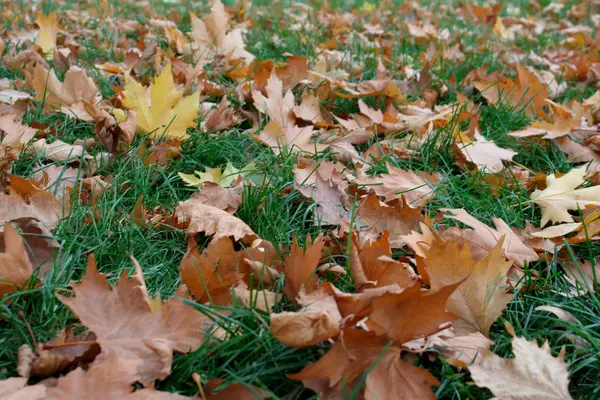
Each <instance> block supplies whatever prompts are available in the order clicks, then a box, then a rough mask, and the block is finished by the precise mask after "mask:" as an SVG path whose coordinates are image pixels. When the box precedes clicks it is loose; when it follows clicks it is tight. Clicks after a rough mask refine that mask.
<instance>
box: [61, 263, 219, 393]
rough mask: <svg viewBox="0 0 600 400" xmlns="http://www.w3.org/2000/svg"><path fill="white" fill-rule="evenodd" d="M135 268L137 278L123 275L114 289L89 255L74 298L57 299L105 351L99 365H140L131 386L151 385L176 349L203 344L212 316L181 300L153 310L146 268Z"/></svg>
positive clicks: (166, 372)
mask: <svg viewBox="0 0 600 400" xmlns="http://www.w3.org/2000/svg"><path fill="white" fill-rule="evenodd" d="M134 264H135V274H134V276H133V277H132V278H131V279H128V278H127V271H124V272H123V274H121V277H120V279H119V281H118V282H117V283H116V285H115V286H114V287H112V289H111V285H110V284H109V283H108V282H107V281H106V277H105V276H104V275H102V274H100V273H99V272H98V269H97V268H96V263H95V260H94V258H93V256H90V258H89V259H88V267H87V271H86V274H85V276H84V277H83V279H82V281H81V283H79V284H77V283H73V292H74V296H73V297H65V296H62V295H58V294H57V295H56V296H57V297H58V299H59V300H60V301H61V302H62V303H64V304H65V305H66V306H68V307H69V308H70V309H71V311H73V313H74V314H75V315H77V316H78V317H79V319H80V320H81V323H82V324H83V325H85V326H86V327H87V328H88V329H90V330H91V331H92V332H94V334H95V335H96V337H97V339H96V342H97V343H98V344H99V345H100V347H101V349H102V351H101V353H100V355H99V356H98V357H97V358H96V360H97V362H98V361H102V362H104V361H107V360H110V359H111V358H118V359H119V360H120V361H122V362H124V363H126V364H129V365H134V366H135V368H133V370H132V371H131V373H130V374H129V375H128V376H127V380H128V381H129V382H128V383H133V382H135V381H139V382H141V383H143V384H149V383H151V382H153V381H154V380H155V379H164V378H165V377H167V376H168V375H169V373H170V370H171V362H172V359H173V351H178V352H181V353H186V352H189V351H193V350H195V349H197V348H198V347H200V345H202V343H203V341H204V332H203V331H204V329H206V328H207V326H206V323H207V318H206V317H205V316H204V315H203V314H202V313H199V312H198V311H196V310H195V309H194V308H193V307H190V306H188V305H186V304H184V303H183V302H182V301H181V300H179V299H177V298H173V299H170V300H169V301H167V302H166V303H165V304H163V305H162V307H161V308H162V309H161V310H160V311H156V312H152V310H151V307H150V300H149V296H148V293H147V291H146V284H145V283H144V278H143V272H142V269H141V267H140V266H139V264H138V263H137V262H135V260H134Z"/></svg>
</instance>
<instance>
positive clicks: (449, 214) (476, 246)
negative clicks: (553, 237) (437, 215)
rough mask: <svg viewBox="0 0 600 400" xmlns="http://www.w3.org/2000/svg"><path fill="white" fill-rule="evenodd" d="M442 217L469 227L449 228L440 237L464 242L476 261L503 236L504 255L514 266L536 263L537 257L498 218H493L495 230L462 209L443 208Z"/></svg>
mask: <svg viewBox="0 0 600 400" xmlns="http://www.w3.org/2000/svg"><path fill="white" fill-rule="evenodd" d="M441 211H443V212H444V217H446V218H450V219H454V220H456V221H459V222H462V223H463V224H465V225H467V226H470V227H471V228H473V229H472V230H471V229H459V228H449V229H448V230H446V231H445V232H444V233H443V234H442V237H444V238H449V239H451V240H453V241H455V242H466V243H468V244H469V245H470V246H471V251H472V252H473V256H474V258H475V259H476V260H480V259H482V258H483V257H485V256H486V255H487V254H488V253H489V252H490V251H491V250H492V249H493V248H494V247H495V246H496V244H497V243H498V242H499V241H500V238H502V237H503V236H505V240H504V242H503V246H502V248H503V249H504V255H505V256H506V258H508V259H509V260H513V261H514V262H515V264H517V265H518V266H520V267H522V266H523V265H524V264H525V261H527V262H533V261H537V260H538V259H539V256H538V255H537V253H536V252H535V251H533V250H532V249H531V248H530V247H528V246H527V245H525V243H523V241H522V240H521V239H520V238H519V236H518V235H517V234H516V233H515V232H514V231H513V230H512V229H511V227H510V226H508V225H507V224H506V222H504V221H503V220H501V219H500V218H496V217H494V218H493V221H494V225H495V227H496V229H493V228H490V227H489V226H487V225H486V224H484V223H483V222H481V221H479V220H478V219H477V218H475V217H473V216H472V215H470V214H469V213H468V212H466V211H465V210H463V209H458V208H452V209H448V208H444V209H442V210H441Z"/></svg>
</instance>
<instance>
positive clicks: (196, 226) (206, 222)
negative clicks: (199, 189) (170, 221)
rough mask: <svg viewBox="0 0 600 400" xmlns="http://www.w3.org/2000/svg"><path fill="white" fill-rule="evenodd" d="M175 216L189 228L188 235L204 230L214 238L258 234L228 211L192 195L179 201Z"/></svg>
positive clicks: (181, 223)
mask: <svg viewBox="0 0 600 400" xmlns="http://www.w3.org/2000/svg"><path fill="white" fill-rule="evenodd" d="M174 217H175V219H176V221H177V223H178V224H180V225H182V226H183V227H185V228H186V229H187V233H188V235H195V234H197V233H200V232H204V234H205V235H213V236H214V240H218V239H220V238H222V237H228V236H233V238H234V239H235V240H242V239H243V240H247V241H248V240H249V241H250V242H251V241H252V240H251V239H253V238H256V234H255V233H254V231H252V229H250V227H249V226H248V225H246V223H245V222H244V221H242V220H241V219H239V218H237V217H234V216H233V215H231V214H229V213H228V212H226V211H223V210H221V209H219V208H216V207H213V206H209V205H206V204H203V203H201V202H200V200H199V199H198V198H195V197H192V198H190V199H188V200H186V201H182V202H181V203H179V205H178V206H177V208H176V209H175V213H174Z"/></svg>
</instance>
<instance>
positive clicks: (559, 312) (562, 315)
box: [535, 306, 579, 324]
mask: <svg viewBox="0 0 600 400" xmlns="http://www.w3.org/2000/svg"><path fill="white" fill-rule="evenodd" d="M535 311H547V312H549V313H552V314H554V315H556V317H557V318H558V319H560V320H561V321H564V322H566V323H569V324H578V323H579V320H577V318H575V316H574V315H573V314H571V313H570V312H568V311H565V310H563V309H562V308H560V307H555V306H537V307H536V308H535Z"/></svg>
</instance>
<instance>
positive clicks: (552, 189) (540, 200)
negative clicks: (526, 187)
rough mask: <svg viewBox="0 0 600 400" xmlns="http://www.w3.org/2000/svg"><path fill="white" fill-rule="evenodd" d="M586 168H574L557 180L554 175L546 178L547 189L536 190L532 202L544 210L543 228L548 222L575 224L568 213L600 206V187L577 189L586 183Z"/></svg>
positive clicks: (541, 223) (532, 195)
mask: <svg viewBox="0 0 600 400" xmlns="http://www.w3.org/2000/svg"><path fill="white" fill-rule="evenodd" d="M586 174H587V172H586V168H585V167H581V168H574V169H572V170H571V171H569V172H568V173H566V174H565V175H563V176H561V177H560V178H557V177H556V176H555V175H554V174H551V175H548V176H547V177H546V189H544V190H539V189H536V190H535V191H534V192H533V193H532V194H531V200H532V201H533V202H534V203H535V204H537V205H539V206H540V208H541V209H542V220H541V222H540V225H541V226H542V227H543V226H544V225H546V224H547V223H548V222H550V221H551V222H554V223H556V222H573V217H572V216H571V215H570V214H569V212H568V211H573V210H577V209H583V208H585V206H586V205H596V206H598V205H600V186H592V187H588V188H583V189H577V187H578V186H581V185H582V184H583V183H584V178H585V176H586Z"/></svg>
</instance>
